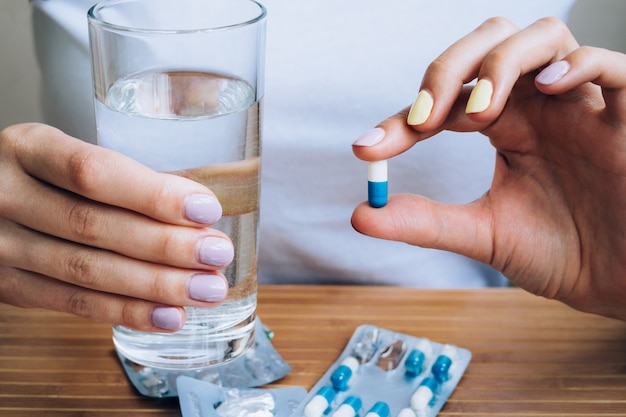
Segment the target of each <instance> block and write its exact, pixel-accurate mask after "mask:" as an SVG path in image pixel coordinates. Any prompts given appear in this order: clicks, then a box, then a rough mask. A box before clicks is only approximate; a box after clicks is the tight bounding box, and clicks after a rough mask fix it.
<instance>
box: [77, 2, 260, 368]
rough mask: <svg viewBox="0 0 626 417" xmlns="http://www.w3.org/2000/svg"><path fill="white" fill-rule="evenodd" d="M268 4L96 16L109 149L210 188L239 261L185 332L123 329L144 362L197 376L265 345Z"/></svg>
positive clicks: (101, 132)
mask: <svg viewBox="0 0 626 417" xmlns="http://www.w3.org/2000/svg"><path fill="white" fill-rule="evenodd" d="M265 17H266V11H265V8H264V7H263V6H262V5H261V4H259V3H257V2H255V1H254V0H110V1H104V2H102V3H99V4H96V5H95V6H93V7H92V8H91V9H90V10H89V12H88V20H89V35H90V45H91V54H92V67H93V86H94V96H95V101H94V102H95V113H96V125H97V134H98V144H99V145H100V146H103V147H106V148H109V149H113V150H115V151H118V152H121V153H123V154H126V155H128V156H130V157H132V158H133V159H135V160H137V161H139V162H141V163H143V164H145V165H147V166H149V167H151V168H153V169H155V170H158V171H167V172H174V173H176V174H179V175H182V176H185V177H188V178H191V179H193V180H195V181H198V182H201V183H202V184H204V185H206V186H208V187H209V188H211V190H213V192H215V194H216V195H217V197H218V198H219V200H220V203H221V204H222V210H223V217H222V219H221V220H220V221H219V222H218V223H216V224H215V225H214V227H215V228H217V229H219V230H222V231H223V232H225V233H226V234H228V235H229V236H230V238H231V239H232V241H233V244H234V246H235V259H234V260H233V262H232V264H231V265H230V266H229V267H228V268H226V270H225V271H224V273H225V275H226V278H227V279H228V282H229V287H230V288H229V295H228V298H227V299H226V300H225V302H223V303H222V304H220V305H219V306H218V307H215V308H206V309H202V308H186V310H187V322H186V323H185V326H184V328H183V329H182V330H180V331H178V332H175V333H146V332H139V331H136V330H133V329H129V328H125V327H122V326H113V340H114V343H115V346H116V349H117V350H118V352H119V353H120V354H121V355H122V356H124V357H126V358H127V359H130V360H131V361H133V362H136V363H138V364H141V365H146V366H151V367H156V368H165V369H193V368H200V367H205V366H209V365H213V364H219V363H224V362H226V361H229V360H232V359H235V358H237V357H238V356H240V355H242V354H243V353H244V352H245V351H246V350H247V348H248V347H249V346H251V345H252V343H253V340H254V334H253V333H254V320H255V309H256V289H257V272H256V259H257V244H258V239H257V229H258V220H259V170H260V145H261V140H260V114H261V105H262V98H263V69H264V53H265V50H264V48H265Z"/></svg>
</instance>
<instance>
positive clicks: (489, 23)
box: [481, 16, 517, 31]
mask: <svg viewBox="0 0 626 417" xmlns="http://www.w3.org/2000/svg"><path fill="white" fill-rule="evenodd" d="M481 28H485V29H489V30H495V31H515V30H517V26H516V25H515V24H514V23H513V22H511V21H510V20H509V19H507V18H506V17H502V16H494V17H490V18H488V19H487V20H485V22H484V23H483V24H482V25H481Z"/></svg>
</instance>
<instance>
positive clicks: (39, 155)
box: [5, 124, 221, 225]
mask: <svg viewBox="0 0 626 417" xmlns="http://www.w3.org/2000/svg"><path fill="white" fill-rule="evenodd" d="M5 134H6V135H8V136H9V137H10V138H11V139H12V140H13V143H14V144H15V145H14V146H15V151H14V152H15V155H16V158H17V160H18V163H19V164H20V165H21V166H22V167H23V169H24V170H25V171H26V172H27V173H28V174H30V175H31V176H33V177H36V178H38V179H40V180H42V181H44V182H47V183H49V184H53V185H55V186H57V187H59V188H62V189H65V190H68V191H71V192H73V193H75V194H78V195H81V196H83V197H86V198H88V199H90V200H94V201H98V202H101V203H105V204H108V205H112V206H117V207H122V208H126V209H129V210H132V211H135V212H138V213H142V214H144V215H146V216H149V217H152V218H154V219H157V220H160V221H165V222H169V223H172V224H181V225H193V224H197V223H202V221H198V219H199V218H201V216H194V215H190V208H186V205H185V202H186V200H189V199H193V202H195V203H198V204H199V203H201V204H205V205H210V204H217V205H218V206H219V202H217V199H216V198H215V194H214V193H213V192H212V191H211V190H209V189H208V188H206V187H204V186H203V185H201V184H199V183H197V182H195V181H191V180H189V179H185V178H182V177H179V176H176V175H170V174H163V173H158V172H155V171H153V170H151V169H150V168H148V167H146V166H144V165H142V164H140V163H138V162H136V161H134V160H133V159H131V158H129V157H127V156H124V155H122V154H119V153H117V152H113V151H111V150H108V149H105V148H102V147H99V146H95V145H91V144H88V143H86V142H83V141H81V140H79V139H76V138H72V137H70V136H68V135H66V134H64V133H63V132H61V131H60V130H58V129H55V128H52V127H50V126H46V125H41V124H24V125H18V126H14V127H12V129H11V130H9V131H8V132H7V131H5ZM203 196H204V197H206V198H204V197H203ZM218 208H219V211H220V212H221V207H218ZM191 210H194V209H193V208H191Z"/></svg>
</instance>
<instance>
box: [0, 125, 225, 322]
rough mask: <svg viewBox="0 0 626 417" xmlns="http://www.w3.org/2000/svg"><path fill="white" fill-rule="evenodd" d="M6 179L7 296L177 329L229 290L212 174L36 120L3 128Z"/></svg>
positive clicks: (1, 192)
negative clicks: (174, 166) (182, 171)
mask: <svg viewBox="0 0 626 417" xmlns="http://www.w3.org/2000/svg"><path fill="white" fill-rule="evenodd" d="M0 178H2V180H1V181H0V196H3V197H2V199H1V200H0V302H4V303H7V304H13V305H16V306H21V307H40V308H47V309H52V310H57V311H65V312H69V313H73V314H76V315H79V316H83V317H87V318H90V319H94V320H99V321H105V322H111V323H116V324H122V325H125V326H128V327H133V328H136V329H140V330H146V331H171V330H178V329H179V328H180V327H182V325H183V323H184V320H185V311H184V309H183V308H182V307H181V306H195V307H210V306H212V305H214V304H215V303H217V302H220V301H222V300H223V299H224V297H225V296H226V293H227V290H228V284H227V282H226V280H225V278H224V276H223V275H222V274H221V273H219V272H218V270H219V269H222V268H223V267H224V266H226V265H228V264H229V263H230V261H231V260H232V257H233V247H232V243H231V242H230V239H229V238H228V237H227V236H225V235H224V234H223V233H222V232H219V231H217V230H214V229H212V228H210V227H209V226H210V225H211V224H213V223H215V222H216V221H217V220H219V218H220V217H221V215H222V208H221V206H220V203H219V202H218V200H217V199H216V198H215V195H214V194H213V193H212V192H211V191H210V190H208V189H207V188H205V187H203V186H202V185H200V184H198V183H196V182H194V181H191V180H188V179H185V178H181V177H178V176H175V175H168V174H162V173H157V172H154V171H152V170H150V169H148V168H146V167H144V166H143V165H140V164H138V163H136V162H135V161H132V160H131V159H129V158H127V157H125V156H122V155H120V154H117V153H115V152H112V151H109V150H106V149H103V148H100V147H97V146H94V145H89V144H87V143H84V142H82V141H80V140H77V139H74V138H71V137H69V136H67V135H65V134H63V133H62V132H60V131H58V130H56V129H54V128H51V127H49V126H45V125H38V124H24V125H16V126H12V127H10V128H7V129H5V130H4V131H3V132H1V133H0Z"/></svg>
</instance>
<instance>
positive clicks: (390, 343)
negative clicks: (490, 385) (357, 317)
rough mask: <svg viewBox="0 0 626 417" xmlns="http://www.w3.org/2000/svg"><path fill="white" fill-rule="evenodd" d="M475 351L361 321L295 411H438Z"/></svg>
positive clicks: (368, 416)
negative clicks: (345, 344)
mask: <svg viewBox="0 0 626 417" xmlns="http://www.w3.org/2000/svg"><path fill="white" fill-rule="evenodd" d="M471 357H472V355H471V352H469V351H468V350H467V349H463V348H460V347H457V346H453V345H446V344H440V343H435V342H432V341H431V340H429V339H426V338H419V337H414V336H410V335H406V334H402V333H397V332H393V331H391V330H386V329H382V328H379V327H376V326H372V325H364V326H360V327H359V328H357V329H356V331H355V332H354V334H353V336H352V338H351V339H350V341H349V342H348V344H347V346H346V347H345V349H344V350H343V352H342V354H341V355H340V356H339V358H338V359H337V360H336V361H335V363H333V365H332V366H331V367H330V368H329V369H328V370H327V372H326V373H325V374H324V375H323V376H322V378H320V379H319V381H318V382H317V383H316V384H315V386H314V387H313V389H312V390H311V391H310V392H309V393H308V394H307V396H306V398H305V399H304V400H303V401H302V403H301V404H300V405H299V406H298V407H297V408H296V409H295V410H294V413H293V414H292V415H291V417H356V416H363V417H435V416H436V415H437V414H438V413H439V411H440V410H441V408H442V407H443V405H444V404H445V402H446V401H447V399H448V397H449V396H450V395H451V394H452V392H453V391H454V389H455V388H456V386H457V384H458V383H459V381H460V380H461V377H462V376H463V374H464V373H465V370H466V368H467V366H468V365H469V362H470V360H471Z"/></svg>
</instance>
